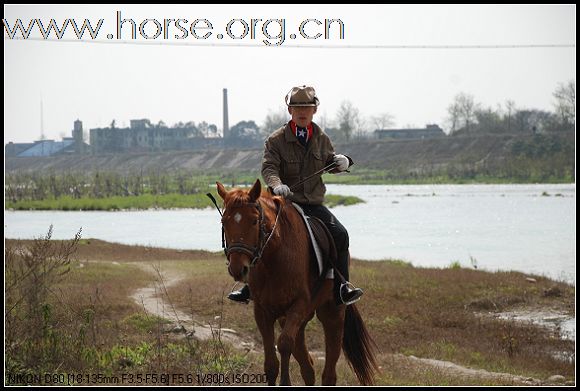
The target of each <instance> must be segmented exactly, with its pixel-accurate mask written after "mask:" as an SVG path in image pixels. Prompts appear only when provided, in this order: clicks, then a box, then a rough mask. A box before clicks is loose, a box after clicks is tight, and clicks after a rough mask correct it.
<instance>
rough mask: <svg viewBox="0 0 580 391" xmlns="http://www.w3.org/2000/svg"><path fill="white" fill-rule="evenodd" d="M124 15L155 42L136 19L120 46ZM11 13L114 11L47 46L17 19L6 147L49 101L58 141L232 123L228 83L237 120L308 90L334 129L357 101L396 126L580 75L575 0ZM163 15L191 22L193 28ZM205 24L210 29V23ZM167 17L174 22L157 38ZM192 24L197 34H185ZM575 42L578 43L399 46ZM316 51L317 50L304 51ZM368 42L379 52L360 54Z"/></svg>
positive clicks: (549, 106) (527, 95)
mask: <svg viewBox="0 0 580 391" xmlns="http://www.w3.org/2000/svg"><path fill="white" fill-rule="evenodd" d="M117 11H120V13H121V17H122V18H123V19H132V20H133V21H135V24H136V26H137V28H138V27H139V25H141V24H142V23H143V22H145V23H144V24H143V32H144V35H146V36H148V37H150V38H151V39H145V38H143V37H141V36H140V34H139V32H138V31H137V32H136V34H137V39H135V40H132V39H131V30H132V27H131V26H130V23H124V24H123V27H122V31H121V33H122V36H121V38H122V40H117V39H116V36H117ZM4 17H5V25H6V22H8V25H9V26H10V29H12V28H14V25H15V23H16V22H17V19H20V20H21V21H22V24H23V26H24V27H25V28H27V27H28V26H29V23H30V22H31V20H33V19H39V20H41V22H42V24H43V26H44V27H45V28H47V27H48V25H49V23H50V19H51V18H54V19H55V21H56V22H57V24H58V25H59V27H62V25H63V23H64V22H65V20H66V19H67V18H71V19H72V18H74V19H75V21H76V23H77V25H78V26H79V28H80V26H81V25H82V23H83V20H84V19H85V18H87V19H89V20H90V21H91V25H92V26H93V27H96V26H97V24H98V22H99V19H103V22H102V26H101V29H100V30H99V35H98V37H97V38H96V39H95V40H92V39H91V38H90V36H89V34H88V32H85V34H84V36H83V39H82V40H80V41H79V40H77V39H76V37H75V35H74V32H73V29H72V26H71V25H70V24H69V25H68V27H67V28H68V29H67V30H66V32H65V34H64V36H63V39H62V40H60V41H59V40H58V39H57V38H56V36H55V33H54V31H53V32H52V33H51V35H50V41H44V40H39V37H41V35H40V33H39V28H38V25H37V24H34V25H31V26H32V31H31V33H30V38H36V40H32V39H28V40H24V39H17V40H16V39H15V40H12V39H9V38H8V33H7V30H6V26H5V29H4V131H5V133H4V134H5V136H4V142H5V143H7V142H9V141H13V142H32V141H33V140H37V139H39V138H40V135H41V110H40V107H41V103H40V102H41V99H42V102H43V113H44V119H43V126H44V134H45V136H46V137H47V138H49V139H58V140H60V138H61V137H62V136H63V135H65V136H70V132H71V130H72V127H73V121H74V120H76V119H77V118H78V119H80V120H81V121H83V126H84V129H91V128H95V127H105V126H108V125H109V124H110V123H111V121H112V120H113V119H114V120H115V121H116V124H117V126H128V124H129V120H131V119H138V118H148V119H150V120H151V121H152V122H154V123H157V122H158V121H160V120H163V121H164V122H165V123H166V124H168V125H173V124H175V123H177V122H179V121H182V122H187V121H195V122H196V123H198V122H201V121H207V122H209V123H214V124H216V125H217V126H218V128H219V129H220V130H221V128H222V89H223V88H227V89H228V93H229V107H230V111H229V114H230V126H231V125H233V124H235V123H237V122H238V121H241V120H254V121H256V122H257V123H258V124H261V123H262V122H263V121H264V119H265V117H266V115H267V114H268V112H269V111H278V110H280V109H283V108H284V107H285V106H284V96H285V94H286V93H287V92H288V90H289V89H290V88H291V87H292V86H295V85H302V84H309V85H312V86H314V87H315V88H316V90H317V93H318V96H319V99H320V102H321V105H320V107H319V112H318V114H317V115H316V116H315V118H314V120H315V121H317V120H320V119H321V117H323V118H326V123H327V124H332V120H333V118H334V117H335V115H336V112H337V110H338V108H339V106H340V104H341V102H342V101H344V100H349V101H351V102H352V104H353V105H354V106H355V107H357V108H358V109H359V110H360V113H361V115H363V116H364V117H370V116H373V115H379V114H381V113H389V114H391V115H392V116H394V120H395V125H396V126H397V127H406V126H409V125H416V126H424V125H425V124H428V123H438V124H440V125H441V126H442V127H443V126H444V125H445V120H446V118H447V107H448V106H449V104H450V103H451V102H452V100H453V98H454V96H456V95H457V94H458V93H460V92H465V93H468V94H471V95H473V96H474V97H475V100H476V101H477V102H480V103H481V104H482V105H484V106H492V107H493V108H496V107H497V104H504V103H505V101H506V100H508V99H511V100H514V101H515V103H516V106H517V107H518V108H537V109H543V110H553V103H554V99H553V96H552V93H553V91H554V90H555V89H556V87H557V85H558V83H564V82H567V81H569V80H575V75H576V48H575V44H576V38H575V37H576V6H575V5H513V6H507V5H482V6H475V5H457V6H456V5H451V6H442V5H433V6H431V5H429V6H425V5H420V6H419V5H412V6H390V5H351V6H342V5H341V6H332V5H303V4H302V5H292V6H264V5H259V6H245V7H241V6H224V5H221V6H209V5H199V6H177V5H171V6H153V5H145V6H133V5H131V6H124V5H105V6H94V5H89V6H88V5H82V6H74V5H62V6H60V5H57V6H47V5H42V6H28V5H27V6H20V5H18V6H15V5H7V6H6V5H5V6H4ZM148 19H149V20H148ZM164 19H174V20H177V19H182V20H181V22H179V25H180V26H182V29H180V28H178V26H176V24H175V22H173V21H164ZM198 19H199V21H198V22H197V24H196V25H195V26H194V32H195V33H196V34H197V36H198V37H200V39H197V38H195V36H193V34H192V32H191V29H190V28H191V25H192V23H193V22H194V21H195V20H198ZM252 19H255V20H256V21H255V23H252V21H251V20H252ZM257 19H261V21H259V20H257ZM269 19H276V20H275V21H274V20H272V21H270V23H269V24H268V26H267V30H266V32H267V33H268V34H270V37H274V36H277V35H278V33H280V31H281V22H280V21H278V20H279V19H284V27H285V31H284V35H285V40H284V42H283V43H281V44H280V45H278V46H275V45H274V46H267V45H266V44H264V42H263V40H264V39H266V38H267V37H265V36H264V33H263V31H262V28H263V25H264V22H265V21H267V20H269ZM309 19H310V21H308V20H309ZM330 19H340V21H341V22H342V24H343V26H344V31H343V32H344V39H340V38H339V33H340V32H339V29H338V25H339V23H337V22H333V24H331V25H330V31H329V32H330V37H329V39H325V38H324V21H325V20H330ZM147 20H148V21H147ZM185 20H187V22H185ZM315 20H317V21H320V22H321V23H322V25H320V26H319V25H318V24H317V22H316V21H315ZM207 22H209V23H211V25H212V28H213V29H212V30H209V29H202V27H208V25H207ZM303 22H307V23H306V24H304V25H303V27H304V29H303V33H304V34H306V35H307V36H309V37H315V36H316V35H317V34H321V35H320V36H319V37H318V38H315V39H305V38H303V37H302V36H301V35H300V31H299V26H300V25H301V23H303ZM228 23H230V29H229V30H227V26H228ZM243 23H246V24H247V26H248V31H247V32H246V33H247V35H246V36H245V37H243V33H244V31H243V29H244V24H243ZM158 25H159V26H161V27H162V28H163V27H164V25H167V26H168V29H165V31H163V32H162V33H160V36H159V37H157V38H155V39H153V37H154V36H155V34H156V33H157V26H158ZM252 25H253V26H254V27H255V29H254V30H253V31H254V34H253V38H252V30H250V28H251V27H252ZM184 31H186V32H187V37H185V38H183V39H178V38H176V35H177V36H180V37H183V36H184V35H185V32H184ZM228 31H229V33H230V34H231V35H232V36H234V37H237V38H239V39H232V38H231V37H230V36H229V35H228V34H227V33H228ZM165 32H167V39H164V34H165ZM107 34H111V37H112V38H113V39H109V38H107ZM206 34H209V36H208V37H207V38H206V39H201V37H202V36H204V35H206ZM218 34H222V38H221V39H219V38H218ZM291 34H296V37H295V38H294V39H292V37H291ZM17 36H18V37H20V33H17ZM268 41H269V42H270V43H274V44H275V43H280V41H281V40H280V38H273V39H268ZM96 42H98V43H96ZM122 42H133V43H137V44H130V43H122ZM145 44H148V45H145ZM570 44H571V45H574V47H564V48H545V47H544V48H497V49H495V48H483V49H477V48H463V49H434V48H428V49H419V48H392V47H388V46H389V45H390V46H404V45H410V46H413V45H419V46H422V45H468V46H473V45H475V46H478V45H570ZM201 45H212V46H201ZM232 45H240V46H232ZM307 45H311V46H312V45H314V46H316V47H315V48H302V47H300V46H307ZM337 45H338V46H340V48H336V47H334V48H322V47H332V46H337ZM364 45H377V46H379V47H378V48H368V47H367V48H360V46H364ZM348 46H355V47H356V46H358V47H359V48H350V47H348ZM446 130H447V129H446Z"/></svg>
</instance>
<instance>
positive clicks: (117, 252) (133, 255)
mask: <svg viewBox="0 0 580 391" xmlns="http://www.w3.org/2000/svg"><path fill="white" fill-rule="evenodd" d="M51 243H54V246H55V247H59V246H60V243H61V242H59V241H51ZM32 244H33V243H32V241H15V240H10V239H9V240H6V246H7V248H16V247H25V248H28V249H29V250H28V251H29V252H34V251H36V250H35V249H34V246H32ZM23 254H26V251H25V252H24V253H23ZM224 260H225V259H224V256H223V253H211V252H205V251H190V250H171V249H159V248H152V247H143V246H126V245H119V244H114V243H108V242H103V241H100V240H93V239H85V240H82V241H80V242H79V243H78V247H77V249H76V252H75V256H74V260H73V261H72V262H71V263H70V265H69V267H70V272H69V273H67V274H65V275H64V279H63V280H62V281H61V282H59V283H58V285H56V286H54V287H53V289H51V291H50V292H51V293H50V295H48V296H49V297H48V301H49V302H50V303H54V304H52V305H49V304H47V305H49V306H48V307H46V306H45V307H44V308H50V314H49V315H48V325H49V326H50V327H49V328H48V329H46V328H45V330H50V331H51V333H52V335H53V337H51V338H53V339H54V338H57V337H58V338H61V339H60V340H59V339H57V340H58V341H59V342H65V340H64V339H66V342H68V343H67V344H57V345H58V348H59V349H60V350H61V351H60V353H59V351H58V350H57V351H51V350H50V349H49V348H50V346H51V345H50V344H49V343H48V342H50V338H48V336H47V337H46V338H47V339H46V342H47V343H48V345H46V346H44V345H43V347H45V348H46V350H44V352H45V353H46V355H45V356H42V355H40V356H38V358H36V360H37V361H36V363H35V365H36V367H35V368H40V367H42V370H44V371H49V372H50V371H59V372H62V373H69V372H77V373H83V372H85V373H88V372H92V373H105V374H107V376H108V377H109V378H110V379H121V378H122V377H121V374H122V373H123V372H130V373H135V374H137V373H162V372H163V373H166V372H169V373H175V374H180V373H181V374H191V377H192V378H193V382H192V383H189V384H188V385H191V384H194V385H199V384H201V383H200V382H197V381H198V380H199V379H198V378H196V374H207V373H210V372H212V373H218V374H219V373H221V374H223V375H225V376H229V375H231V374H235V373H254V374H259V373H262V371H263V369H262V357H261V353H260V351H261V350H260V344H261V339H260V337H259V333H258V332H257V330H256V327H255V323H254V320H253V316H252V308H251V306H252V305H253V304H250V305H249V306H245V305H239V304H235V303H230V302H228V300H227V299H225V295H227V293H228V292H229V291H230V289H231V287H232V285H233V281H232V279H231V277H229V275H228V274H227V271H226V268H225V266H224ZM14 261H17V260H16V259H15V260H14ZM144 265H145V268H144ZM153 266H155V269H154V268H153ZM147 267H148V268H149V271H147V270H146V268H147ZM157 271H158V272H157ZM171 275H179V276H180V278H181V279H180V280H179V281H177V282H173V283H171V284H169V283H168V282H169V281H165V282H167V283H164V279H163V277H162V276H171ZM351 275H352V278H351V280H352V281H353V282H354V283H355V284H357V285H359V286H361V287H362V288H363V289H364V290H365V295H364V296H363V299H362V300H361V301H360V302H359V303H358V304H357V306H358V307H359V310H360V312H361V314H362V316H363V318H364V320H365V323H366V325H367V327H368V328H369V330H370V331H371V334H372V336H373V338H374V339H375V341H376V342H377V344H378V346H379V350H380V354H379V365H380V366H381V367H382V373H381V374H380V375H379V377H378V378H377V379H376V382H377V384H380V385H521V384H549V383H551V382H555V380H554V378H552V380H551V381H548V379H549V378H551V377H552V376H554V375H560V376H563V377H564V380H563V381H564V382H565V381H568V382H573V381H575V369H574V368H575V361H574V359H575V355H574V353H575V350H574V349H575V347H574V345H575V344H574V341H571V340H565V339H561V338H559V337H560V336H559V335H558V334H557V332H555V331H554V330H549V329H546V328H543V327H538V326H535V325H533V324H526V323H520V322H516V321H513V320H510V319H504V318H500V317H494V316H493V314H499V313H505V312H508V311H511V310H516V309H518V310H522V309H525V308H528V309H532V308H534V309H538V308H542V309H544V310H545V311H551V312H558V313H564V314H566V315H568V316H574V315H575V313H574V309H575V301H574V300H575V288H574V287H573V286H570V285H568V284H565V283H562V282H558V281H552V280H549V279H547V278H544V277H541V276H531V275H526V274H522V273H516V272H497V273H489V272H484V271H478V270H473V269H467V268H461V267H457V265H455V266H453V267H449V268H443V269H433V268H417V267H412V266H411V265H409V264H407V263H404V262H401V261H395V260H385V261H379V262H377V261H373V262H367V261H362V260H353V262H352V267H351ZM10 277H12V276H11V275H10V274H7V287H11V286H12V285H10V284H9V280H10ZM168 278H169V277H168ZM532 278H533V279H534V281H533V282H532V281H531V280H530V279H532ZM155 282H156V284H157V285H155V286H156V287H157V288H156V292H157V293H156V295H155V296H156V297H158V298H159V300H160V302H159V303H161V302H163V303H164V304H163V305H164V306H166V308H167V312H171V313H178V314H187V315H191V316H194V318H195V319H196V320H197V321H201V322H203V323H204V324H209V325H212V327H213V330H214V331H217V330H220V329H221V328H227V329H230V330H233V331H234V332H235V333H236V335H237V336H238V337H239V338H241V339H243V340H244V341H248V343H250V342H251V343H252V344H253V345H247V346H254V347H252V348H250V347H248V348H247V349H246V350H243V349H244V348H242V350H240V347H235V346H233V345H231V344H230V343H229V342H227V338H221V337H220V335H219V333H217V334H215V335H214V336H212V339H211V340H204V341H201V340H200V341H197V340H196V339H195V338H193V339H191V338H189V337H188V336H187V333H185V332H184V333H182V332H180V331H175V330H174V329H171V328H169V327H168V324H170V323H169V322H171V321H169V320H167V319H162V318H160V317H159V316H158V315H155V314H152V313H150V311H147V310H146V309H145V306H144V304H143V305H140V304H139V303H138V302H135V299H134V298H132V297H134V295H135V293H136V292H138V291H139V289H143V288H145V287H148V286H151V284H152V283H155ZM59 292H60V294H59ZM154 292H155V289H154ZM8 293H11V292H8ZM8 297H9V299H10V298H11V296H10V295H8ZM9 302H10V301H9ZM159 306H161V304H159ZM149 308H151V307H149ZM182 316H183V315H182ZM46 319H47V318H46V317H45V322H47V320H46ZM65 319H66V320H67V321H66V322H65V321H64V320H65ZM13 326H14V324H10V323H7V333H8V334H7V335H8V336H9V337H18V333H21V334H22V333H24V334H25V331H26V330H28V331H30V332H31V331H32V330H31V329H26V328H18V330H14V329H12V330H10V328H11V327H13ZM41 330H42V327H41ZM79 330H84V331H82V332H81V333H80V334H79ZM171 330H173V331H171ZM306 335H307V343H308V346H309V348H310V350H311V351H314V352H321V351H323V350H324V348H323V342H322V341H323V339H322V338H323V336H322V332H321V327H320V324H319V322H318V321H317V320H316V319H314V320H313V321H312V322H310V323H309V325H308V327H307V329H306ZM193 336H195V333H194V334H193ZM21 337H22V338H24V336H22V335H21ZM39 338H40V339H41V341H45V339H43V338H45V337H43V336H42V335H40V336H39ZM17 341H18V340H17ZM196 341H197V342H196ZM20 342H22V341H20ZM7 346H13V345H7ZM24 352H25V350H22V349H11V348H10V349H9V350H8V352H7V359H8V363H9V366H8V372H10V371H14V370H15V368H17V367H18V365H20V368H24V369H28V370H31V369H32V368H31V367H27V366H24V367H23V366H22V365H23V362H24V361H25V360H24V358H27V359H34V356H28V357H23V356H22V355H23V353H24ZM555 352H563V353H564V354H566V353H568V354H571V357H572V360H569V359H568V360H562V359H561V356H558V355H556V354H554V353H555ZM48 353H51V354H53V356H50V354H48ZM62 355H68V356H67V358H66V359H64V356H62ZM322 356H323V355H322ZM322 356H321V355H319V354H318V353H316V354H314V357H315V367H316V371H317V384H318V383H319V376H320V373H321V368H322V364H323V361H322V360H321V359H322ZM319 357H320V359H318V358H319ZM559 357H560V358H559ZM568 357H570V355H569V356H568ZM417 359H421V360H417ZM427 359H429V360H437V362H443V361H446V362H451V363H454V364H455V365H457V366H461V367H466V368H467V367H468V368H472V369H480V370H484V371H486V372H487V373H501V374H504V375H506V374H507V375H508V376H503V377H501V376H500V377H498V376H491V377H490V376H487V375H484V374H482V373H483V372H481V373H480V374H481V376H478V375H477V374H473V373H472V374H471V375H470V376H467V375H466V374H465V373H462V372H461V371H449V370H448V368H449V365H447V366H437V365H428V363H429V362H428V361H425V360H427ZM17 364H18V365H17ZM431 364H433V363H432V362H431ZM446 368H447V369H446ZM338 371H339V374H338V379H339V382H338V384H340V385H350V384H356V380H355V378H354V375H353V374H352V372H351V371H350V369H349V368H348V366H347V365H346V363H345V362H344V361H343V360H342V359H341V361H340V362H339V366H338ZM509 374H511V375H513V376H511V377H510V376H509ZM525 379H536V380H538V382H533V381H529V382H528V383H525V382H524V380H525ZM292 381H293V384H302V383H301V378H300V375H299V371H298V369H297V368H296V365H295V363H294V364H293V366H292ZM196 382H197V383H196ZM125 384H129V383H128V381H126V382H125ZM184 385H185V384H184Z"/></svg>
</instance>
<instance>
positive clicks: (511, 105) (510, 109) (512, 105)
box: [505, 99, 516, 132]
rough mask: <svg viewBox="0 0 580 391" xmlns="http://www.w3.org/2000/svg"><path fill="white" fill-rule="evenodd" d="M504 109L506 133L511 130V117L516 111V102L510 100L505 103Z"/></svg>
mask: <svg viewBox="0 0 580 391" xmlns="http://www.w3.org/2000/svg"><path fill="white" fill-rule="evenodd" d="M505 109H506V111H507V125H508V132H511V129H512V116H513V114H514V113H515V111H516V102H514V101H513V100H511V99H508V100H506V101H505Z"/></svg>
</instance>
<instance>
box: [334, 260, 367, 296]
mask: <svg viewBox="0 0 580 391" xmlns="http://www.w3.org/2000/svg"><path fill="white" fill-rule="evenodd" d="M337 263H338V264H337V265H336V267H337V269H338V271H339V272H340V274H342V276H343V277H344V279H345V281H344V282H343V281H342V279H341V278H340V276H339V275H338V273H336V272H335V273H334V292H335V296H336V304H337V305H340V304H346V305H349V304H352V303H354V302H356V301H358V300H359V299H360V297H361V296H362V294H363V290H362V289H360V288H354V289H353V288H351V286H352V285H351V284H350V283H349V282H348V281H349V279H348V250H343V251H340V252H339V253H338V257H337Z"/></svg>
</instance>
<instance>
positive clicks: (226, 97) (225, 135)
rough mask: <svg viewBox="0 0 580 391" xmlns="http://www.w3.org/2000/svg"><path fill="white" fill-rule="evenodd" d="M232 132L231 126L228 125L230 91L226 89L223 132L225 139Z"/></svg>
mask: <svg viewBox="0 0 580 391" xmlns="http://www.w3.org/2000/svg"><path fill="white" fill-rule="evenodd" d="M229 131H230V125H229V123H228V89H227V88H224V130H223V138H224V139H225V138H227V137H228V133H229Z"/></svg>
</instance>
